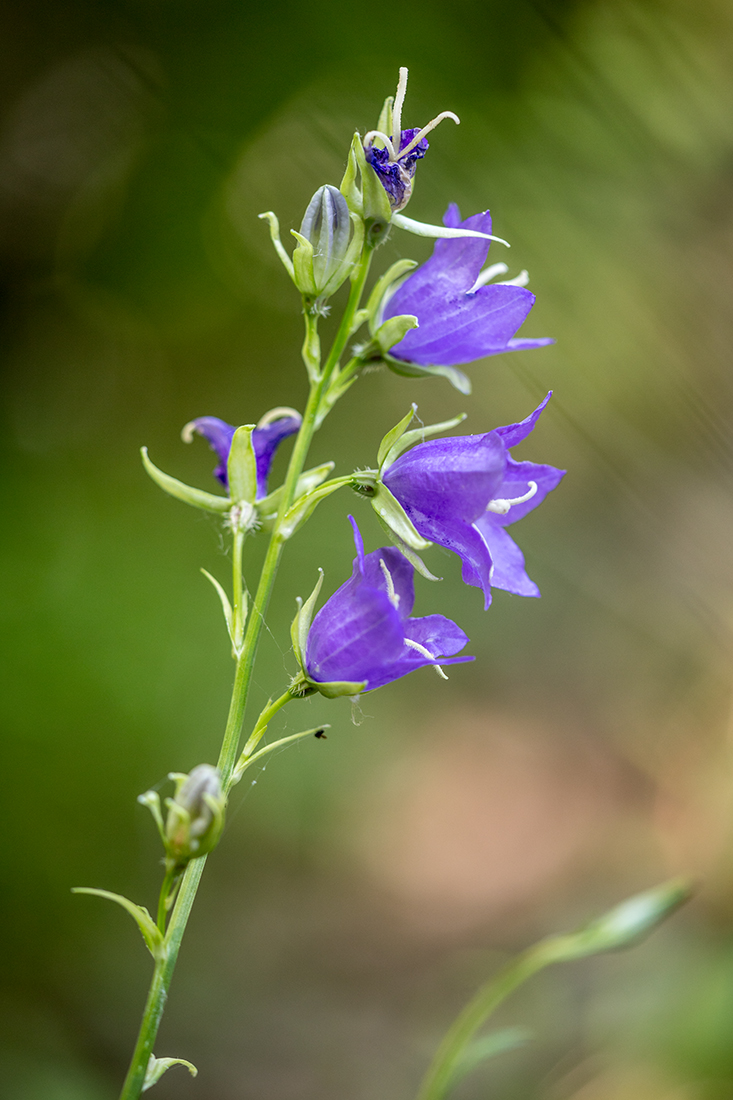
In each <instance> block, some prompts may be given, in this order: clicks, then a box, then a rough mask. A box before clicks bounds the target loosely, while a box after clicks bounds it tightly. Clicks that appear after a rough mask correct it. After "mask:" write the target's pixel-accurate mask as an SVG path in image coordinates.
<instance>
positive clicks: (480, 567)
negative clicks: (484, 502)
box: [408, 510, 492, 608]
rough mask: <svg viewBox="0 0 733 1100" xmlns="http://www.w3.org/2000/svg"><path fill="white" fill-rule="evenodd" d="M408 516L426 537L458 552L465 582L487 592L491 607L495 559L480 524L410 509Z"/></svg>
mask: <svg viewBox="0 0 733 1100" xmlns="http://www.w3.org/2000/svg"><path fill="white" fill-rule="evenodd" d="M408 515H409V516H410V519H411V520H412V522H413V523H414V524H415V527H416V528H417V530H418V531H419V533H420V534H421V535H422V536H423V538H426V539H430V541H431V542H436V543H437V544H438V546H444V547H445V548H446V550H452V551H453V553H454V554H458V556H459V558H460V559H461V561H462V562H463V569H462V571H461V575H462V577H463V581H464V583H465V584H470V585H472V586H473V587H474V588H480V589H481V590H482V591H483V594H484V608H487V607H488V606H489V604H490V603H491V565H492V561H491V554H490V553H489V548H488V546H487V545H486V543H485V542H484V538H483V535H482V534H481V532H480V531H479V530H478V527H477V526H476V525H475V524H471V523H462V522H460V520H455V519H452V518H448V519H446V520H438V519H436V518H435V517H434V516H425V515H422V514H421V513H419V512H412V511H409V510H408Z"/></svg>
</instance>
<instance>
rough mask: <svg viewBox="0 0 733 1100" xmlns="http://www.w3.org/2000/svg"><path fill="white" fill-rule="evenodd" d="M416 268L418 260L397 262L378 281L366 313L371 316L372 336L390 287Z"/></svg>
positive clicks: (370, 296) (368, 302) (369, 299)
mask: <svg viewBox="0 0 733 1100" xmlns="http://www.w3.org/2000/svg"><path fill="white" fill-rule="evenodd" d="M416 267H417V260H397V261H396V262H395V263H393V264H392V266H391V267H388V268H387V270H386V271H385V273H384V275H382V276H381V277H380V278H379V279H377V281H376V283H375V284H374V288H373V290H372V292H371V294H370V295H369V298H368V300H367V304H366V311H367V314H368V315H369V330H370V332H371V333H372V335H374V330H375V329H376V328H377V327H378V323H377V322H378V319H379V312H380V310H379V307H380V306H381V304H382V299H383V298H384V295H385V294H386V293H387V291H388V290H389V289H390V287H392V286H393V285H394V284H395V283H396V282H398V281H399V280H400V279H403V278H404V277H405V275H407V274H408V273H409V272H410V271H414V270H415V268H416Z"/></svg>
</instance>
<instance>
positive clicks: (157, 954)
mask: <svg viewBox="0 0 733 1100" xmlns="http://www.w3.org/2000/svg"><path fill="white" fill-rule="evenodd" d="M71 892H72V894H91V895H92V896H93V897H97V898H107V899H108V900H109V901H114V902H116V903H117V904H118V905H121V906H122V908H123V909H126V910H127V912H128V913H129V914H130V916H131V917H132V919H133V920H134V921H135V923H136V924H137V926H138V928H139V929H140V932H141V933H142V937H143V939H144V940H145V946H146V947H147V949H148V951H149V952H150V954H151V955H152V956H153V958H154V959H159V958H162V957H163V953H164V951H165V948H164V945H163V933H162V932H161V931H160V929H159V928H158V926H157V924H156V923H155V921H154V920H153V918H152V917H151V916H150V913H149V912H148V911H147V909H146V908H145V906H144V905H136V904H135V902H134V901H130V899H129V898H126V897H123V896H122V894H112V893H110V891H109V890H97V889H95V888H94V887H93V886H74V887H73V889H72V891H71Z"/></svg>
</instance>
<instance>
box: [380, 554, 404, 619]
mask: <svg viewBox="0 0 733 1100" xmlns="http://www.w3.org/2000/svg"><path fill="white" fill-rule="evenodd" d="M379 568H380V569H381V570H382V573H383V574H384V579H385V581H386V584H387V599H388V600H389V602H390V603H391V604H392V607H394V608H395V610H396V609H397V608H398V607H399V606H400V597H399V596H398V595H397V593H396V592H395V588H394V581H393V580H392V574H391V573H390V571H389V569H388V568H387V566H386V565H385V563H384V558H380V559H379Z"/></svg>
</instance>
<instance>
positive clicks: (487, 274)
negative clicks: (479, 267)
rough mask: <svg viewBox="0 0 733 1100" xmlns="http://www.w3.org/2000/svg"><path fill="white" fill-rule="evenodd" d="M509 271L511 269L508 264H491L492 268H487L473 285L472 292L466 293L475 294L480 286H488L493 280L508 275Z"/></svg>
mask: <svg viewBox="0 0 733 1100" xmlns="http://www.w3.org/2000/svg"><path fill="white" fill-rule="evenodd" d="M508 270H509V268H508V267H507V265H506V264H491V266H490V267H487V268H486V270H485V271H482V272H481V273H480V274H479V277H478V279H477V280H476V282H475V283H474V284H473V286H472V287H471V289H470V290H467V291H466V293H467V294H475V293H476V291H477V290H478V288H479V287H480V286H486V284H487V283H490V282H491V280H492V279H493V278H495V276H497V275H506V273H507V271H508Z"/></svg>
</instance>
